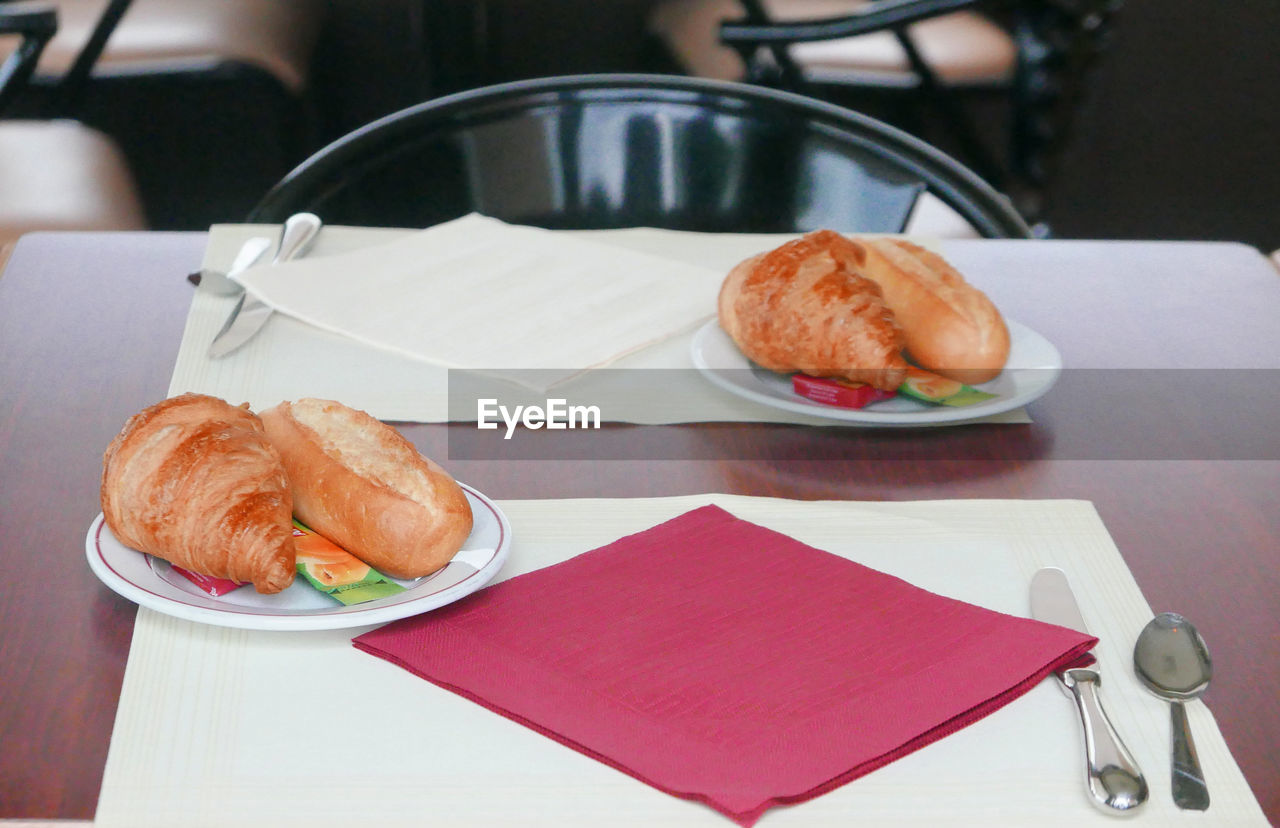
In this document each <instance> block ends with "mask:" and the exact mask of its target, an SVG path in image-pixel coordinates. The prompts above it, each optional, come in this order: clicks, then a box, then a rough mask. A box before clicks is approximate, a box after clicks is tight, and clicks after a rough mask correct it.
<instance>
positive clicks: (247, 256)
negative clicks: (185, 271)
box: [193, 236, 271, 296]
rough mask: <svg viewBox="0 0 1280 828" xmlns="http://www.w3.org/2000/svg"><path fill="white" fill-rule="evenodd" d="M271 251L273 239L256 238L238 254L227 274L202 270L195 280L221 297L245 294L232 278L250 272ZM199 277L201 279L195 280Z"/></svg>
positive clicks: (245, 244)
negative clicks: (264, 254) (243, 272)
mask: <svg viewBox="0 0 1280 828" xmlns="http://www.w3.org/2000/svg"><path fill="white" fill-rule="evenodd" d="M270 249H271V239H269V238H267V237H266V236H254V237H253V238H251V239H249V240H248V241H246V242H245V243H244V245H242V246H241V248H240V252H239V253H237V254H236V257H235V260H234V261H232V262H231V267H230V268H228V269H227V272H226V273H220V272H218V271H216V270H207V269H206V270H201V271H200V272H199V274H193V280H194V281H195V283H196V284H198V285H202V286H204V288H205V290H209V291H212V292H213V293H216V294H218V295H219V296H234V295H235V294H237V293H243V292H244V288H242V287H240V285H239V284H237V283H236V282H234V281H232V280H231V277H232V276H235V275H236V274H237V273H239V272H241V271H242V270H248V269H249V268H251V267H253V266H254V265H255V264H257V262H258V259H260V258H262V254H263V253H266V252H267V251H268V250H270ZM195 275H198V276H199V279H194V276H195Z"/></svg>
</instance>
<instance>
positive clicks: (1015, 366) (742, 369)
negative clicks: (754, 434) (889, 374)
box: [692, 319, 1062, 426]
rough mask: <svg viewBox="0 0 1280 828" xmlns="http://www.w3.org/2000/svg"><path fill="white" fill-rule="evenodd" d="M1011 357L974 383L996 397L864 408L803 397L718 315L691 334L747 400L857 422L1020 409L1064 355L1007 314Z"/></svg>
mask: <svg viewBox="0 0 1280 828" xmlns="http://www.w3.org/2000/svg"><path fill="white" fill-rule="evenodd" d="M1005 323H1006V324H1007V325H1008V326H1009V339H1010V348H1009V360H1008V362H1007V363H1006V365H1005V369H1004V371H1002V372H1001V373H1000V376H998V377H996V378H995V379H993V380H991V381H990V382H985V383H983V384H982V385H978V386H975V387H976V388H979V389H981V390H983V391H988V392H990V393H992V394H996V395H998V396H996V397H994V398H992V399H990V400H987V401H986V402H981V403H977V404H975V405H968V406H963V407H948V406H941V405H929V404H928V403H923V402H920V401H918V400H913V399H911V398H910V397H906V396H903V395H901V394H899V395H898V396H896V397H894V398H893V399H889V400H883V401H881V402H877V403H872V404H871V405H869V406H867V407H866V408H856V409H855V408H840V407H838V406H834V405H823V404H822V403H818V402H814V401H813V400H810V399H807V398H805V397H802V396H800V395H799V394H797V393H796V392H795V391H794V390H792V387H791V376H790V375H789V374H777V373H774V372H773V371H769V370H766V369H764V368H761V367H760V366H758V365H756V364H755V363H753V362H751V360H749V359H747V358H746V357H745V356H744V355H743V353H742V351H739V350H738V346H737V345H735V344H734V342H733V340H732V339H730V338H729V335H728V334H727V333H725V332H724V329H722V328H721V327H720V323H719V322H717V321H716V320H714V319H713V320H712V321H710V322H708V323H707V324H706V325H704V326H702V328H701V329H700V330H699V331H698V332H697V334H695V335H694V337H693V347H692V355H693V364H694V365H695V366H697V368H698V370H699V371H701V372H702V374H703V375H704V376H705V377H706V378H707V379H709V380H711V382H713V383H715V384H716V385H718V386H720V387H721V388H723V389H725V390H726V391H730V392H732V393H734V394H737V395H738V396H740V397H745V398H747V399H749V400H754V401H755V402H758V403H761V404H762V405H767V406H770V407H772V408H781V409H783V410H785V411H794V412H797V413H800V414H809V415H812V416H815V417H824V418H826V419H829V420H840V421H843V422H846V423H856V424H859V425H886V426H889V425H892V426H914V425H936V424H939V423H957V422H968V421H972V420H977V419H981V418H983V417H989V416H991V415H992V414H1000V413H1002V412H1005V411H1011V410H1013V409H1015V408H1019V407H1021V406H1023V405H1026V404H1027V403H1029V402H1031V401H1032V400H1034V399H1036V398H1038V397H1040V396H1041V395H1042V394H1044V393H1045V392H1047V391H1048V390H1049V389H1050V388H1052V387H1053V384H1054V383H1055V382H1057V381H1058V376H1059V375H1060V374H1061V373H1062V355H1061V354H1059V353H1058V349H1057V348H1055V347H1053V343H1051V342H1050V341H1049V340H1047V339H1045V338H1044V337H1043V336H1041V335H1040V334H1038V333H1036V332H1035V331H1033V330H1031V329H1030V328H1028V327H1027V326H1025V325H1021V324H1019V323H1017V322H1014V321H1013V320H1011V319H1006V320H1005Z"/></svg>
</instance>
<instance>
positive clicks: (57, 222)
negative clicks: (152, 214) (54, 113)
mask: <svg viewBox="0 0 1280 828" xmlns="http://www.w3.org/2000/svg"><path fill="white" fill-rule="evenodd" d="M57 27H58V16H57V12H56V10H55V9H54V8H53V7H52V6H50V5H48V4H44V3H0V36H16V38H17V40H18V42H17V45H16V46H15V47H14V48H13V50H12V51H11V52H10V53H9V55H8V57H6V58H5V59H4V60H3V61H0V114H4V115H8V114H9V113H8V111H7V110H8V108H9V107H10V106H11V105H12V103H13V101H14V100H16V99H17V98H18V97H19V96H20V95H21V94H22V93H23V92H24V91H25V89H26V86H27V83H28V82H29V80H30V78H31V76H32V73H33V72H34V70H35V66H36V63H37V61H38V60H39V59H40V55H41V52H42V50H43V49H44V47H45V45H46V44H47V43H48V42H49V40H50V39H51V38H52V37H53V36H54V33H55V32H56V31H57ZM146 227H147V220H146V216H145V213H144V211H143V205H142V200H141V198H140V196H139V194H138V188H137V185H136V182H135V180H134V177H133V174H132V171H131V170H130V169H129V166H128V163H127V162H126V160H125V157H124V154H123V153H122V152H121V151H120V148H119V147H118V146H117V145H116V144H115V142H114V141H112V140H111V138H109V137H108V136H106V135H104V134H103V133H101V132H99V131H98V130H96V129H91V128H89V127H87V126H85V125H84V124H82V123H80V122H78V121H74V120H70V119H18V118H5V119H4V120H0V267H2V266H3V264H4V261H5V259H6V258H7V255H8V251H9V250H10V249H11V248H12V246H13V244H14V243H15V242H16V241H17V239H18V237H19V236H21V235H22V234H24V233H28V232H32V231H36V230H142V229H146Z"/></svg>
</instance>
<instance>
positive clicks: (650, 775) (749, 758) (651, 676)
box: [355, 506, 1096, 826]
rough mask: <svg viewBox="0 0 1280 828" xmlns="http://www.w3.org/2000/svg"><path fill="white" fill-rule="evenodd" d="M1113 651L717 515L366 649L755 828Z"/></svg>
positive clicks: (363, 640)
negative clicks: (1091, 655) (775, 809)
mask: <svg viewBox="0 0 1280 828" xmlns="http://www.w3.org/2000/svg"><path fill="white" fill-rule="evenodd" d="M1095 643H1096V639H1094V638H1091V637H1089V636H1087V635H1083V634H1081V633H1077V632H1074V631H1071V630H1068V629H1065V628H1062V627H1056V626H1052V625H1049V624H1042V623H1039V622H1037V621H1032V620H1028V619H1025V618H1017V617H1013V616H1009V615H1003V614H1001V613H997V612H993V611H991V610H987V609H983V608H981V607H977V606H973V605H971V604H966V603H964V602H961V601H956V600H952V599H950V598H944V597H941V596H938V595H935V594H933V593H930V592H926V591H925V590H922V589H919V588H917V587H914V586H912V585H911V584H909V583H906V582H905V581H902V580H901V579H898V578H894V577H892V576H889V575H885V574H884V573H881V572H877V571H875V570H873V569H868V568H867V567H865V566H861V565H859V564H856V563H853V562H851V561H849V560H847V559H845V558H841V557H837V556H836V555H832V554H830V553H827V552H823V551H821V550H819V549H815V548H813V547H811V546H806V545H805V544H803V543H800V542H799V541H796V540H795V539H793V538H790V537H787V536H785V535H781V534H779V533H777V532H774V531H772V530H769V529H765V528H764V527H761V526H757V525H755V524H752V523H749V522H747V521H744V520H740V519H738V518H735V517H734V516H733V515H731V514H729V513H728V512H726V511H724V510H723V509H720V508H718V507H715V506H706V507H703V508H701V509H696V510H694V511H692V512H688V513H687V514H684V515H682V516H680V517H678V518H675V519H674V520H671V521H668V522H666V523H663V524H660V525H659V526H655V527H654V528H652V529H648V530H646V531H643V532H640V533H638V534H635V535H630V536H628V537H624V538H622V539H620V540H618V541H615V542H614V543H611V544H609V545H608V546H604V547H601V548H599V549H596V550H593V551H591V552H586V553H584V554H582V555H579V556H577V557H575V558H572V559H570V560H568V561H565V562H563V563H560V564H557V565H555V566H550V567H547V568H545V569H541V570H538V571H535V572H530V573H528V574H525V575H521V576H518V577H515V578H512V579H510V580H508V581H506V582H504V583H500V584H497V585H494V586H491V587H489V588H488V589H485V590H481V591H480V592H477V593H475V594H474V595H471V596H469V597H467V598H465V599H463V600H462V601H459V602H458V603H455V604H452V605H450V606H447V607H444V608H442V609H439V610H436V611H434V612H431V613H427V614H425V615H420V616H417V617H414V618H408V619H405V620H402V621H398V622H395V623H393V624H389V625H387V626H385V627H382V628H380V629H378V630H374V631H373V632H370V633H366V634H365V635H362V636H360V637H358V638H356V639H355V645H356V646H357V647H360V648H361V649H364V650H366V651H367V652H370V653H373V654H375V655H378V656H381V657H383V658H386V659H388V660H390V661H393V662H395V663H396V664H399V665H401V666H402V667H404V668H406V669H408V670H411V671H412V672H414V673H417V674H418V675H420V676H422V677H423V678H426V679H427V680H429V681H431V682H434V683H435V684H438V685H440V686H441V687H444V688H446V689H448V690H451V691H453V692H455V693H458V694H460V695H463V696H465V697H467V698H469V699H471V700H473V701H475V702H478V703H479V704H482V705H484V706H485V707H487V708H489V709H491V710H493V711H495V712H497V713H500V714H502V715H503V716H506V717H508V718H510V719H512V720H514V721H517V722H519V723H521V724H523V725H525V726H527V727H530V728H533V729H534V730H537V731H538V732H540V733H543V734H545V735H547V736H550V737H551V738H553V739H555V740H557V741H559V742H562V743H563V744H565V745H568V746H569V747H572V748H574V749H575V750H578V751H581V752H582V753H585V754H587V755H588V756H592V757H594V758H596V759H598V760H600V761H601V762H605V763H606V764H609V765H612V766H613V767H615V768H617V769H619V770H621V771H623V772H625V773H628V774H631V775H632V776H634V777H636V778H637V779H640V780H641V781H643V782H646V783H648V784H649V785H652V786H654V787H656V788H658V789H660V790H663V791H666V792H667V793H670V794H673V795H675V796H679V797H683V798H686V799H693V800H697V801H700V802H704V803H706V804H707V805H709V806H711V807H712V808H715V809H716V810H718V811H721V812H722V813H724V814H725V815H727V816H728V817H730V818H731V819H733V820H734V821H735V822H737V823H738V824H740V825H744V826H745V825H750V824H752V823H753V822H755V821H756V820H757V819H758V818H759V817H760V816H761V814H763V813H764V812H765V811H766V810H767V809H768V808H770V807H772V806H774V805H778V804H785V803H796V802H802V801H804V800H807V799H811V798H813V797H815V796H817V795H819V794H822V793H824V792H826V791H829V790H832V789H834V788H836V787H839V786H841V785H843V784H845V783H847V782H849V781H850V780H852V779H855V778H857V777H859V776H862V775H864V774H866V773H869V772H871V771H872V770H875V769H876V768H878V767H881V766H882V765H885V764H887V763H889V762H892V761H893V760H895V759H897V758H898V757H900V756H904V755H906V754H907V753H910V752H912V751H914V750H917V749H919V748H921V747H923V746H924V745H927V744H929V743H930V742H933V741H935V740H937V739H940V738H942V737H943V736H946V735H947V734H949V733H952V732H954V731H956V730H959V729H960V728H962V727H964V726H965V725H967V724H969V723H970V722H973V721H975V720H977V719H979V718H981V717H983V716H985V715H987V714H988V713H991V712H992V711H994V710H996V709H998V708H1000V707H1001V706H1003V705H1005V704H1008V703H1009V702H1010V701H1012V700H1013V699H1015V698H1017V697H1018V696H1020V695H1021V694H1023V693H1025V692H1026V691H1027V690H1029V689H1030V688H1031V687H1033V686H1034V685H1035V684H1037V683H1038V682H1039V681H1041V680H1042V679H1044V678H1045V677H1046V676H1047V675H1048V674H1049V673H1050V672H1051V671H1053V670H1055V669H1060V668H1061V667H1062V666H1065V665H1066V664H1069V663H1070V662H1072V661H1073V660H1075V659H1077V658H1079V657H1080V656H1081V655H1082V654H1083V653H1085V652H1086V651H1087V650H1088V649H1090V648H1091V647H1092V646H1093V645H1094V644H1095Z"/></svg>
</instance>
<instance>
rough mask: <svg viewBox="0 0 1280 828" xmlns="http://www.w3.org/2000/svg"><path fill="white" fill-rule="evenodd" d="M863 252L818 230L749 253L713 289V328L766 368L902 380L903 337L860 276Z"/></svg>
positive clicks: (877, 381)
mask: <svg viewBox="0 0 1280 828" xmlns="http://www.w3.org/2000/svg"><path fill="white" fill-rule="evenodd" d="M866 255H867V253H866V249H865V248H864V247H863V246H862V245H858V244H855V243H854V242H852V241H850V240H849V239H847V238H845V237H844V236H841V235H840V234H839V233H835V232H832V231H830V230H819V231H816V232H813V233H809V234H808V235H805V236H803V237H802V238H799V239H796V240H794V241H791V242H788V243H786V244H784V245H782V246H781V247H778V248H776V249H775V250H771V251H768V252H766V253H762V254H760V255H759V256H754V257H752V258H750V259H748V260H746V261H745V262H742V263H741V264H739V265H738V266H737V267H735V268H734V269H733V270H731V271H730V272H729V275H728V276H727V277H726V278H725V280H724V283H723V284H722V285H721V288H720V299H719V317H720V326H721V327H722V328H724V330H725V332H726V333H728V334H729V337H730V338H731V339H733V341H734V342H735V343H736V344H737V346H738V348H739V349H740V350H741V351H742V353H743V354H745V355H746V356H747V358H748V359H750V360H751V361H753V362H755V363H756V364H757V365H760V366H762V367H764V368H768V369H769V370H771V371H779V372H784V373H785V372H793V371H801V372H803V373H805V374H809V375H811V376H815V377H839V378H841V379H845V380H849V381H851V382H865V383H868V384H869V385H873V386H875V387H876V388H880V389H883V390H886V391H893V390H896V389H897V387H898V386H899V385H901V384H902V381H903V380H904V379H905V378H906V370H907V361H906V359H905V358H904V357H903V356H902V347H903V343H904V339H903V336H902V331H901V330H899V328H898V325H897V323H896V322H895V321H894V318H893V314H892V313H890V312H889V310H888V308H887V307H886V303H885V301H884V299H883V297H882V296H881V292H880V288H879V287H878V286H877V285H876V284H875V282H872V281H871V280H870V279H867V278H866V277H865V276H863V275H862V268H863V265H864V262H865V259H866Z"/></svg>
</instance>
